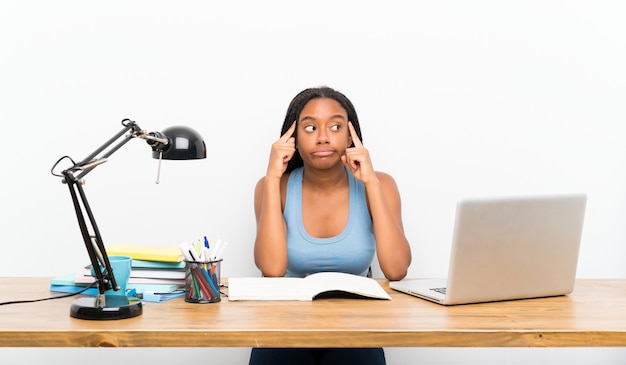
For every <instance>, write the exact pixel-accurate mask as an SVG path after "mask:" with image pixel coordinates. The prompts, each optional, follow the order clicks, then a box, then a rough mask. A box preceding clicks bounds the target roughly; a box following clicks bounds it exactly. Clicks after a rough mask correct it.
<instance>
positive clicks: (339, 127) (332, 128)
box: [330, 124, 341, 132]
mask: <svg viewBox="0 0 626 365" xmlns="http://www.w3.org/2000/svg"><path fill="white" fill-rule="evenodd" d="M340 129H341V126H340V125H339V124H335V125H334V126H332V127H330V130H331V131H333V132H337V131H338V130H340Z"/></svg>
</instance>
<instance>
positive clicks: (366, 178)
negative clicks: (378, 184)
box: [341, 122, 377, 184]
mask: <svg viewBox="0 0 626 365" xmlns="http://www.w3.org/2000/svg"><path fill="white" fill-rule="evenodd" d="M348 132H349V133H350V138H352V143H353V144H354V147H349V148H346V152H345V154H344V155H343V156H341V161H342V162H343V164H344V165H346V166H347V167H348V169H350V172H352V175H354V177H355V178H357V180H359V181H361V182H362V183H363V184H367V183H368V182H370V181H374V180H376V179H377V176H376V173H375V171H374V167H373V166H372V161H371V160H370V154H369V151H368V150H367V149H366V148H365V147H363V143H361V140H360V139H359V136H358V135H357V134H356V131H355V130H354V126H353V125H352V122H348Z"/></svg>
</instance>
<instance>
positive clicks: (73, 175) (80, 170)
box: [52, 119, 168, 308]
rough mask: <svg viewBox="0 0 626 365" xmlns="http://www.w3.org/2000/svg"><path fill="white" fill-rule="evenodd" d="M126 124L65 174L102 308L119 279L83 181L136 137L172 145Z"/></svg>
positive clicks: (161, 145) (126, 121) (156, 146)
mask: <svg viewBox="0 0 626 365" xmlns="http://www.w3.org/2000/svg"><path fill="white" fill-rule="evenodd" d="M122 125H123V126H124V127H123V128H122V130H121V131H120V132H118V133H117V134H115V135H114V136H113V137H111V138H110V139H109V140H108V141H106V142H105V143H104V144H103V145H102V146H100V147H99V148H97V149H96V150H95V151H94V152H92V153H91V154H89V155H88V156H87V157H85V158H84V159H83V160H82V161H80V162H78V163H74V165H73V166H71V167H70V168H68V169H66V170H63V171H62V172H61V174H62V177H63V182H64V183H66V184H67V185H68V187H69V189H70V195H71V197H72V202H73V205H74V210H75V211H76V218H77V219H78V225H79V227H80V231H81V234H82V236H83V241H84V243H85V248H86V249H87V253H88V255H89V260H90V261H91V267H92V269H93V272H94V274H95V276H96V280H97V282H98V293H99V294H98V298H97V305H98V306H99V307H101V308H104V307H105V306H106V303H105V295H104V292H105V291H107V290H110V289H114V290H119V287H118V285H117V282H116V280H115V275H114V273H113V269H112V268H111V263H110V261H109V257H108V255H107V253H106V249H105V247H104V243H103V241H102V236H101V235H100V230H99V229H98V225H97V224H96V220H95V218H94V215H93V213H92V211H91V207H90V206H89V202H88V201H87V196H86V195H85V191H84V189H83V186H82V185H83V180H82V178H83V177H84V176H85V175H87V174H88V173H89V172H91V171H92V170H93V169H94V168H95V167H96V166H98V165H100V164H102V163H104V162H106V161H107V158H108V157H109V156H111V155H112V154H113V153H115V152H116V151H117V150H119V149H120V148H121V147H122V146H124V145H125V144H126V143H128V141H130V140H131V139H132V138H142V139H146V140H147V142H148V144H150V145H151V146H152V148H153V149H163V148H164V147H165V146H167V144H168V140H167V138H165V137H164V136H162V135H160V134H158V133H156V134H155V133H150V134H147V133H146V132H145V131H144V130H142V129H141V128H139V126H138V125H137V123H135V122H134V121H131V120H130V119H124V120H123V121H122ZM128 131H130V133H128V134H127V135H126V136H125V137H124V139H122V140H120V141H119V142H118V143H117V144H116V145H114V146H113V147H111V145H113V144H114V143H115V142H116V141H118V140H119V138H120V137H122V136H123V135H124V134H125V133H126V132H128ZM109 147H111V148H110V149H109V150H108V151H106V152H105V153H103V151H105V150H107V148H109ZM101 153H103V154H102V155H101V156H100V157H97V156H99V155H100V154H101ZM62 159H63V158H61V159H60V160H59V161H57V163H56V164H55V165H54V166H53V168H52V170H53V172H52V173H53V174H54V175H57V174H55V173H54V168H55V167H56V165H57V164H58V163H59V162H60V161H61V160H62ZM57 176H58V175H57ZM92 231H93V234H92Z"/></svg>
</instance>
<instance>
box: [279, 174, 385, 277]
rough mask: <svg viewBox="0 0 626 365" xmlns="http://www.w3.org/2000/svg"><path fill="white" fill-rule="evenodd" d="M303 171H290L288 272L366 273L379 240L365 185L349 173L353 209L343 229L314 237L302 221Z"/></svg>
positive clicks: (287, 207)
mask: <svg viewBox="0 0 626 365" xmlns="http://www.w3.org/2000/svg"><path fill="white" fill-rule="evenodd" d="M302 172H303V168H302V167H300V168H297V169H295V170H293V171H292V172H291V175H290V176H289V181H288V183H287V197H286V201H285V211H284V213H283V215H284V217H285V221H286V222H287V251H288V264H287V273H286V275H285V276H296V277H304V276H306V275H309V274H313V273H316V272H320V271H338V272H345V273H351V274H355V275H362V276H366V275H367V273H368V270H369V267H370V265H371V263H372V259H373V258H374V253H375V251H376V240H375V239H374V231H373V229H372V218H371V217H370V214H369V210H368V208H367V201H366V199H365V187H364V186H363V183H362V182H360V181H358V180H357V179H356V178H355V177H354V176H352V174H351V173H350V172H349V171H347V170H346V172H347V173H348V181H349V186H350V212H349V216H348V223H347V224H346V226H345V228H344V230H343V232H341V233H340V234H339V235H337V236H335V237H328V238H315V237H312V236H311V235H309V234H308V233H307V232H306V229H305V228H304V223H303V222H302Z"/></svg>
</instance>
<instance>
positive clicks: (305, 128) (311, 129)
mask: <svg viewBox="0 0 626 365" xmlns="http://www.w3.org/2000/svg"><path fill="white" fill-rule="evenodd" d="M304 130H305V131H306V132H313V131H314V130H315V127H314V126H312V125H307V126H306V127H304Z"/></svg>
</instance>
